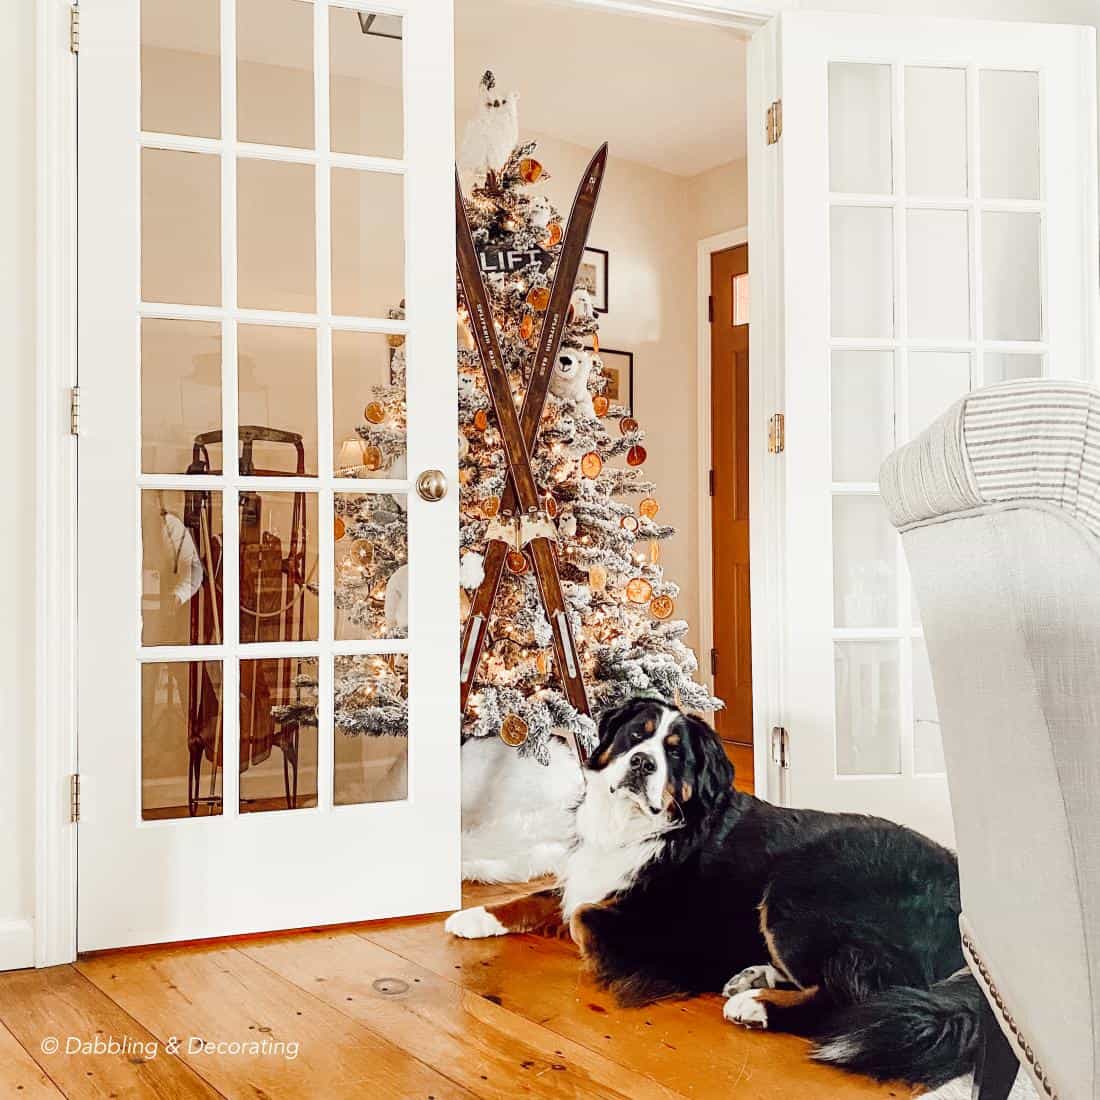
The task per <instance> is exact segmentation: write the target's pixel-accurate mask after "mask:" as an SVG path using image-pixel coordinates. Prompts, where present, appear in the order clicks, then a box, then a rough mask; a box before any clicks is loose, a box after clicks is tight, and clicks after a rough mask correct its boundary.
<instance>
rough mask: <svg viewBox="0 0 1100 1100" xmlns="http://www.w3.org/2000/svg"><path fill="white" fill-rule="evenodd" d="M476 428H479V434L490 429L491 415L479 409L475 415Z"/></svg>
mask: <svg viewBox="0 0 1100 1100" xmlns="http://www.w3.org/2000/svg"><path fill="white" fill-rule="evenodd" d="M474 427H475V428H477V430H478V431H479V432H483V431H485V429H486V428H487V427H489V414H488V413H487V412H486V411H485V410H484V409H478V410H477V412H476V413H474Z"/></svg>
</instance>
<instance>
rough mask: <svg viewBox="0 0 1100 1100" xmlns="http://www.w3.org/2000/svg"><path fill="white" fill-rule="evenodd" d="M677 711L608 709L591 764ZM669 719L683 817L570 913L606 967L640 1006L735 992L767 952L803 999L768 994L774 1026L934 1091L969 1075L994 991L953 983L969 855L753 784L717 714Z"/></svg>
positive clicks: (624, 995)
mask: <svg viewBox="0 0 1100 1100" xmlns="http://www.w3.org/2000/svg"><path fill="white" fill-rule="evenodd" d="M665 710H667V707H665V706H664V704H661V703H658V702H655V701H653V700H648V699H638V700H633V701H631V702H629V703H627V704H625V705H624V706H622V707H619V708H618V709H616V710H613V711H611V712H610V713H608V714H605V716H604V717H603V719H602V721H601V723H600V737H601V740H600V744H599V746H598V748H597V749H596V751H595V752H594V753H593V754H592V757H591V759H590V761H589V763H588V765H587V767H588V769H589V770H590V772H597V773H598V772H599V771H601V770H602V769H604V768H606V767H608V766H609V765H610V764H611V763H612V761H614V760H615V759H616V758H617V757H619V756H620V755H621V754H623V753H625V752H627V751H629V750H630V749H631V747H632V746H635V745H637V744H639V743H640V742H642V741H644V740H645V739H646V738H648V737H651V736H652V733H653V730H654V724H655V722H658V721H659V719H660V716H661V714H662V713H663V712H664V711H665ZM669 728H670V729H671V730H672V731H673V733H675V734H677V735H678V736H674V737H671V736H670V737H666V738H665V746H664V748H665V752H666V757H667V761H668V783H667V787H666V789H667V791H668V811H667V812H668V813H669V815H670V817H671V818H672V819H673V820H677V819H678V820H679V822H680V824H679V827H676V828H673V829H671V830H670V831H669V832H668V833H667V834H666V835H665V840H664V845H663V848H662V849H661V851H660V852H659V854H658V855H657V856H656V857H655V858H654V859H653V860H651V861H650V862H649V863H647V864H645V865H644V866H643V867H642V868H641V870H640V871H639V873H638V874H637V877H636V878H635V880H634V881H633V883H632V885H631V886H630V887H629V888H628V889H627V890H625V891H623V892H621V893H619V894H617V895H615V896H614V897H613V898H610V899H608V900H607V902H605V903H603V904H597V905H591V906H583V907H581V908H579V909H578V910H577V912H576V913H575V915H574V917H573V928H574V936H575V938H577V939H578V941H579V942H581V944H582V947H583V948H584V950H585V953H586V956H587V958H588V959H589V961H590V962H591V964H592V965H593V966H594V968H595V970H596V973H597V977H598V978H599V979H600V980H601V981H602V982H603V983H604V984H606V985H607V986H609V987H610V988H612V989H613V990H614V991H615V992H616V994H617V995H618V996H619V998H620V1000H622V1001H623V1002H625V1003H632V1004H640V1003H644V1002H646V1001H650V1000H655V999H658V998H662V997H668V996H677V995H690V994H697V993H702V992H713V991H718V990H721V989H722V988H723V985H724V984H725V983H726V982H727V981H728V980H729V979H730V978H731V977H732V976H733V975H735V974H738V973H739V972H740V971H742V970H743V969H745V968H747V967H750V966H755V965H759V964H762V963H766V962H768V961H769V960H770V961H771V962H772V963H773V964H774V965H775V966H776V968H777V969H778V970H779V971H780V972H781V973H782V974H784V975H785V976H786V977H788V978H789V979H791V982H792V985H793V987H795V990H796V992H795V994H794V995H792V996H788V997H786V998H782V997H777V998H775V1000H774V1001H773V1002H770V1003H767V1016H768V1021H767V1026H768V1027H769V1028H770V1029H772V1030H781V1031H790V1032H795V1033H797V1034H800V1035H805V1036H809V1037H811V1038H814V1039H816V1040H817V1043H818V1045H817V1047H816V1053H815V1056H816V1057H818V1058H819V1059H821V1060H823V1061H830V1062H833V1063H834V1064H840V1065H844V1066H847V1067H848V1068H851V1069H855V1070H859V1071H861V1072H865V1073H870V1074H872V1075H873V1076H876V1077H878V1078H880V1079H900V1080H907V1081H910V1082H913V1083H921V1084H926V1085H938V1084H941V1083H943V1082H944V1081H947V1080H950V1079H951V1078H952V1077H954V1076H957V1075H958V1074H960V1073H963V1072H965V1071H966V1069H968V1068H969V1067H970V1065H971V1064H972V1063H973V1058H974V1052H975V1050H976V1044H977V1016H978V1014H977V1008H978V1005H979V1000H978V998H979V997H980V993H979V992H978V990H977V987H976V985H975V984H974V982H973V980H972V979H971V978H969V976H968V975H964V976H959V977H955V978H953V979H952V978H951V976H952V975H953V974H955V973H956V972H957V971H959V970H960V969H961V968H963V967H964V965H965V964H964V960H963V955H962V948H961V944H960V935H959V927H958V918H959V910H960V902H959V877H958V866H957V862H956V859H955V856H954V855H953V854H952V853H951V852H949V851H947V850H946V849H945V848H942V847H940V846H939V845H938V844H935V843H933V842H932V841H931V840H928V839H927V838H925V837H923V836H921V835H919V834H918V833H915V832H913V831H912V830H910V829H906V828H902V827H901V826H899V825H895V824H893V823H892V822H889V821H885V820H882V819H880V818H873V817H865V816H860V815H856V814H828V813H821V812H817V811H811V810H791V809H784V808H781V807H778V806H773V805H771V804H769V803H767V802H762V801H760V800H759V799H756V798H753V797H751V796H750V795H747V794H742V793H739V792H737V791H736V790H734V788H733V767H732V765H731V764H730V763H729V761H728V760H727V758H726V755H725V753H724V751H723V750H722V746H721V743H720V742H719V740H718V738H717V736H716V734H715V733H714V731H713V730H711V728H710V727H709V726H708V725H707V724H706V723H705V722H703V721H701V720H700V719H698V718H695V717H692V716H689V715H681V716H680V717H678V718H677V719H676V720H675V722H674V724H673V725H672V726H670V727H669ZM949 979H950V980H949ZM797 990H801V991H802V993H801V994H799V993H797ZM761 999H762V1001H764V999H765V998H761Z"/></svg>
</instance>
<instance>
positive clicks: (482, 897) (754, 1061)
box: [0, 886, 912, 1100]
mask: <svg viewBox="0 0 1100 1100" xmlns="http://www.w3.org/2000/svg"><path fill="white" fill-rule="evenodd" d="M515 892H517V890H516V888H514V887H484V886H481V887H469V888H467V890H466V892H465V893H466V903H467V904H481V903H483V902H485V901H487V900H492V899H495V898H498V897H502V896H507V895H508V894H511V893H515ZM443 919H444V916H443V915H437V916H430V917H418V918H412V919H407V920H399V921H381V922H376V923H372V924H359V925H354V926H346V927H342V928H327V929H317V930H311V931H305V932H293V933H285V934H279V935H271V936H260V937H251V938H244V939H239V940H232V941H220V942H216V943H204V944H198V945H187V946H170V947H154V948H141V949H136V950H131V951H118V952H111V953H106V954H101V955H95V956H91V957H88V958H84V959H81V960H80V961H79V962H77V963H76V964H75V965H74V966H61V967H55V968H53V969H50V970H38V971H34V970H24V971H18V972H14V973H9V974H0V1096H2V1097H5V1098H6V1097H26V1098H34V1100H37V1098H38V1097H51V1098H57V1097H60V1096H64V1097H72V1098H80V1100H83V1098H85V1097H88V1098H97V1100H100V1098H103V1097H136V1098H140V1097H146V1096H148V1097H158V1098H160V1097H163V1098H178V1097H219V1096H223V1097H233V1098H236V1097H242V1098H244V1097H247V1098H250V1100H258V1098H263V1100H298V1098H310V1100H312V1098H314V1097H318V1098H324V1100H329V1098H332V1100H343V1098H345V1097H359V1096H363V1097H369V1098H370V1100H376V1098H378V1100H380V1098H383V1097H393V1098H394V1100H416V1098H420V1100H450V1098H457V1097H485V1098H492V1100H512V1098H515V1097H521V1096H531V1097H554V1098H565V1097H590V1096H591V1097H601V1098H612V1097H618V1098H629V1100H650V1098H653V1100H676V1098H679V1097H716V1098H717V1097H730V1096H733V1097H744V1098H746V1100H749V1098H752V1100H815V1098H820V1100H861V1098H862V1100H886V1098H889V1097H894V1098H897V1100H909V1098H910V1097H911V1095H912V1094H911V1093H910V1091H909V1090H908V1089H905V1088H903V1087H901V1086H879V1085H875V1084H874V1083H872V1082H868V1081H863V1080H861V1079H858V1078H855V1077H851V1076H848V1075H846V1074H842V1073H839V1072H837V1071H834V1070H830V1069H826V1068H824V1067H821V1066H815V1065H813V1064H811V1063H810V1062H808V1061H806V1059H805V1050H806V1044H805V1043H803V1042H802V1041H800V1040H798V1039H794V1038H791V1037H788V1036H780V1035H768V1034H760V1033H754V1032H745V1031H740V1030H738V1029H737V1028H734V1027H731V1026H730V1025H729V1024H726V1023H725V1022H724V1021H723V1020H722V1013H721V1001H720V999H719V998H718V997H701V998H698V999H696V1000H693V1001H684V1002H670V1003H665V1004H660V1005H654V1006H650V1007H648V1008H643V1009H620V1008H617V1007H616V1006H615V1005H614V1003H613V1002H612V1001H611V999H610V998H609V997H608V996H607V995H606V994H605V993H602V992H601V991H600V990H598V989H597V988H596V986H595V985H594V984H593V983H592V981H591V979H590V978H589V977H588V976H587V975H586V974H585V972H584V971H583V969H582V968H581V965H580V962H579V959H578V957H577V954H576V951H575V949H574V948H573V947H572V945H570V944H567V943H559V942H554V941H548V940H542V939H538V938H535V937H531V936H507V937H501V938H498V939H490V940H474V941H463V940H455V939H452V938H451V937H450V936H447V935H446V934H445V933H444V931H443V928H442V922H443ZM51 1040H56V1041H57V1042H58V1043H59V1044H60V1049H59V1050H56V1051H54V1050H52V1049H51V1046H52V1043H51ZM97 1040H98V1048H97V1046H96V1043H97ZM112 1040H113V1042H112ZM67 1047H68V1049H66V1048H67Z"/></svg>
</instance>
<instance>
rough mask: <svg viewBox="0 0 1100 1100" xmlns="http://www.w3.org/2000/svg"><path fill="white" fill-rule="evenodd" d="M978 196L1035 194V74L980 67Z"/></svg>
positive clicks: (1034, 196) (1029, 196)
mask: <svg viewBox="0 0 1100 1100" xmlns="http://www.w3.org/2000/svg"><path fill="white" fill-rule="evenodd" d="M979 89H980V96H981V116H982V129H981V146H982V195H983V196H984V197H985V198H987V199H1037V198H1038V197H1039V158H1040V149H1039V74H1038V73H1028V72H1012V71H1009V70H1005V69H983V70H982V74H981V80H980V82H979Z"/></svg>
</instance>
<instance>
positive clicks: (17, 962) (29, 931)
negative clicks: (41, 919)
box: [0, 920, 34, 970]
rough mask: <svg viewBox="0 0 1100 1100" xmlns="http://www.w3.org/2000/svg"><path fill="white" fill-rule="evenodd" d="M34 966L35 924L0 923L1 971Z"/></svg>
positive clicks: (19, 922)
mask: <svg viewBox="0 0 1100 1100" xmlns="http://www.w3.org/2000/svg"><path fill="white" fill-rule="evenodd" d="M28 966H34V922H33V921H30V920H6V921H0V970H22V969H24V968H25V967H28Z"/></svg>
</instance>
